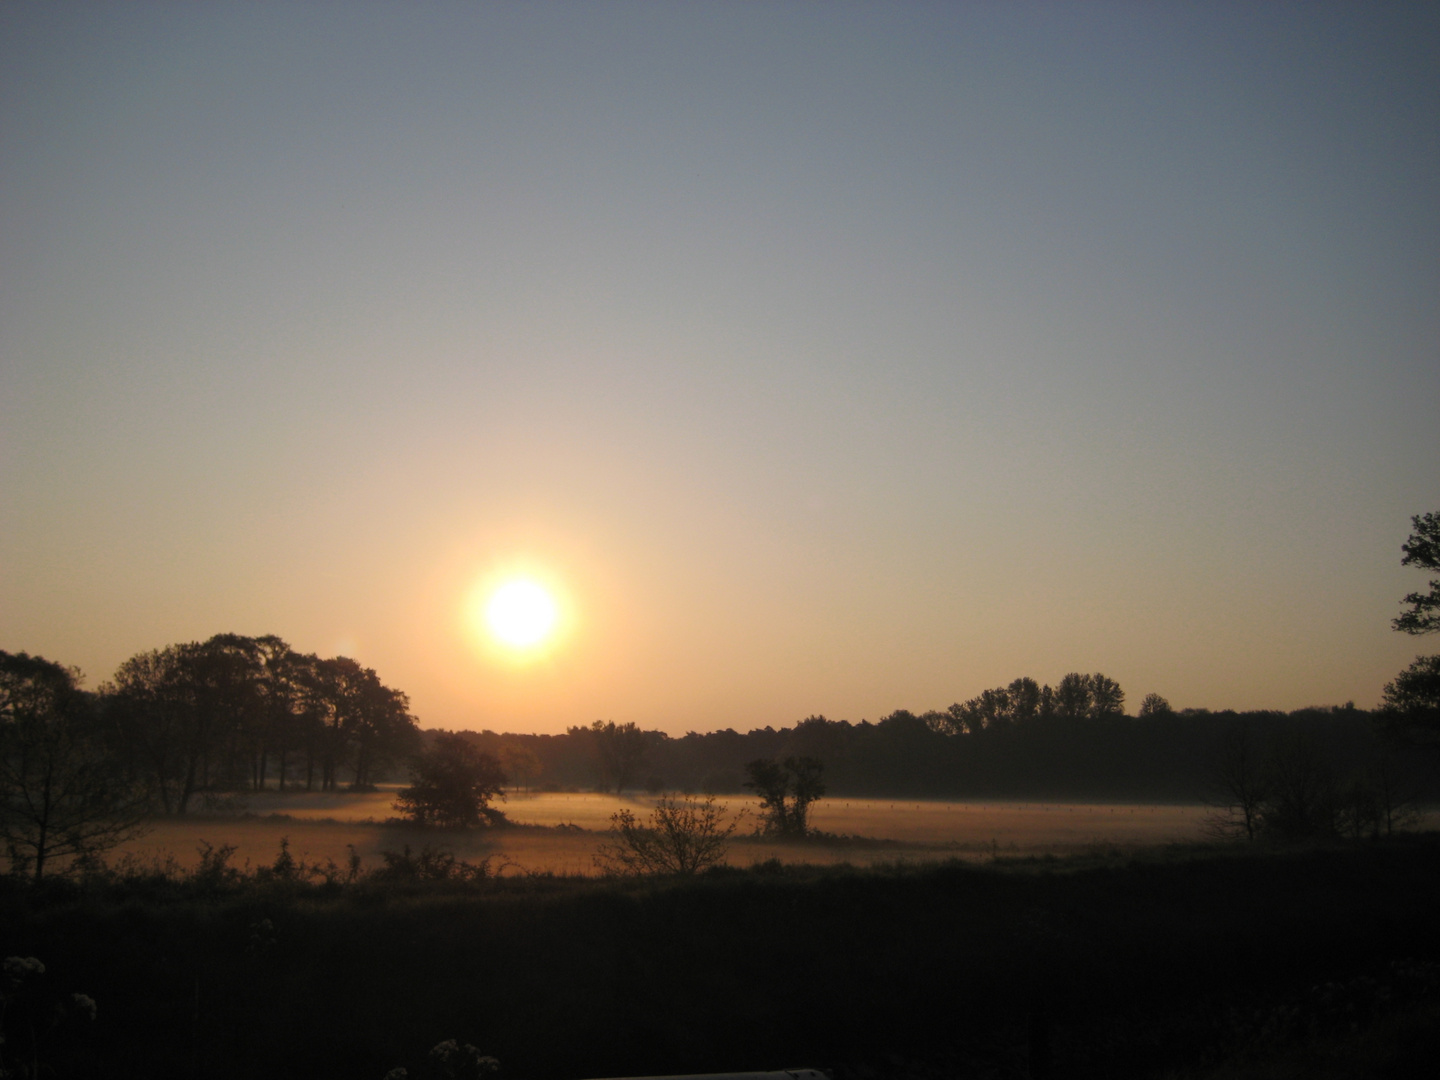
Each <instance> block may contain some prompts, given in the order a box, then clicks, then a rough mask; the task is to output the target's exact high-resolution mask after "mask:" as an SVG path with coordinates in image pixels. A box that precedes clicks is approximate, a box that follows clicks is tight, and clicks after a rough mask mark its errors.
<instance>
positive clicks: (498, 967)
mask: <svg viewBox="0 0 1440 1080" xmlns="http://www.w3.org/2000/svg"><path fill="white" fill-rule="evenodd" d="M1437 856H1440V841H1437V838H1435V837H1418V838H1402V839H1399V840H1397V841H1395V842H1393V843H1385V844H1376V845H1367V846H1363V847H1355V848H1346V849H1339V848H1336V849H1316V850H1309V851H1297V852H1290V853H1280V854H1268V855H1263V856H1262V855H1257V854H1254V853H1237V852H1234V851H1224V852H1207V851H1191V852H1186V853H1178V854H1171V855H1169V856H1164V855H1161V854H1156V855H1153V856H1149V857H1145V858H1139V859H1134V860H1131V861H1128V862H1114V863H1111V864H1107V865H1092V866H1089V867H1086V866H1082V865H1079V864H1074V863H1066V862H1064V861H1051V862H1045V861H1037V862H1015V863H1006V862H999V863H996V864H994V865H992V866H987V867H975V866H972V865H964V864H958V863H954V864H943V865H933V866H926V867H914V868H908V867H903V866H897V867H892V868H890V869H887V870H874V871H870V870H866V871H861V870H856V869H851V868H845V867H841V868H828V869H822V868H814V867H798V868H790V867H784V868H781V867H769V868H767V869H765V870H764V871H763V872H753V871H740V870H719V871H712V872H710V873H707V874H702V875H700V876H698V877H696V878H692V879H689V880H685V881H681V880H675V879H670V880H657V879H640V880H619V881H596V880H587V879H563V878H552V877H540V876H535V877H513V878H512V877H498V878H497V877H495V876H494V875H493V874H488V873H486V874H469V875H467V876H466V879H465V880H461V879H460V878H459V876H458V875H456V874H454V873H453V872H450V871H447V872H446V873H444V874H439V873H435V874H433V875H432V876H434V877H436V878H443V880H435V881H425V880H419V879H421V878H423V877H424V876H426V875H425V874H422V873H418V872H417V873H415V874H410V875H402V878H404V880H391V881H388V882H387V881H385V880H383V879H376V878H373V877H372V878H369V879H366V878H357V879H356V880H354V881H353V882H350V883H347V882H346V880H344V874H343V869H344V868H340V869H341V870H342V874H341V876H340V877H339V878H336V879H334V880H328V881H327V880H326V879H325V878H324V876H323V875H320V876H310V877H308V878H307V877H305V876H304V875H302V874H300V873H299V870H298V868H297V869H296V870H295V872H294V873H291V874H289V875H288V876H287V875H285V874H281V873H276V872H275V868H274V867H271V868H268V875H267V874H256V875H249V876H246V877H243V878H236V877H234V876H230V877H228V878H227V877H226V876H225V875H224V874H223V872H219V871H216V872H215V873H214V874H213V875H212V878H211V879H210V880H208V881H205V880H201V879H199V878H194V877H185V878H180V877H175V876H174V875H165V874H155V875H151V876H150V877H149V878H145V877H143V876H135V877H133V878H131V879H126V878H124V877H123V876H119V875H111V876H109V877H108V878H107V877H105V876H102V875H96V876H92V878H91V879H89V880H86V879H83V878H82V879H77V880H73V881H57V882H53V883H47V884H46V885H45V886H44V887H40V888H36V887H33V886H25V885H21V884H19V883H16V882H14V881H13V880H7V881H6V882H5V883H4V885H3V887H0V925H3V926H5V927H6V929H7V941H6V944H5V951H6V952H7V954H9V953H14V954H17V955H21V956H35V957H39V958H41V959H42V960H43V961H44V963H45V964H46V966H47V975H46V978H49V979H53V982H54V984H55V985H57V986H64V987H74V988H76V989H83V990H84V992H85V993H86V994H87V995H89V996H90V997H91V998H93V999H94V1000H95V1001H96V1002H97V1003H98V1013H97V1018H96V1020H95V1021H94V1022H93V1024H92V1025H91V1026H90V1028H89V1029H88V1031H87V1034H86V1037H85V1038H84V1039H78V1040H75V1041H74V1042H73V1044H70V1045H66V1046H64V1047H52V1048H51V1050H50V1053H51V1054H52V1060H51V1061H50V1063H49V1064H50V1067H52V1068H53V1069H54V1070H55V1072H56V1073H57V1074H58V1075H64V1076H74V1077H96V1078H100V1077H106V1078H109V1077H141V1076H144V1077H147V1078H149V1077H158V1078H164V1077H172V1076H174V1077H181V1076H186V1077H188V1076H193V1075H198V1074H203V1075H206V1076H211V1077H217V1078H225V1077H251V1076H258V1075H271V1076H286V1075H293V1076H300V1075H303V1076H307V1077H329V1076H334V1077H347V1078H348V1077H367V1076H368V1077H373V1078H374V1080H381V1078H382V1077H384V1076H385V1074H386V1073H387V1072H388V1071H389V1070H390V1069H391V1068H393V1067H395V1066H399V1065H402V1064H409V1065H412V1066H415V1065H419V1064H420V1063H421V1062H422V1060H423V1059H424V1057H425V1055H426V1053H427V1052H428V1051H429V1049H430V1048H431V1047H434V1046H435V1045H436V1044H437V1043H439V1042H441V1041H442V1040H445V1039H452V1038H453V1039H457V1040H459V1041H460V1042H461V1043H463V1044H470V1045H473V1046H475V1047H478V1048H479V1049H480V1050H481V1051H483V1052H484V1053H485V1054H487V1055H494V1056H495V1057H496V1058H498V1059H499V1061H500V1062H501V1064H502V1073H501V1076H502V1077H518V1078H531V1080H546V1078H549V1077H556V1078H560V1077H571V1078H573V1077H578V1076H606V1075H611V1076H622V1075H646V1074H651V1075H653V1074H664V1073H684V1072H708V1071H720V1070H742V1069H768V1068H775V1067H781V1066H786V1065H795V1064H800V1063H808V1064H814V1065H820V1066H838V1067H840V1068H841V1071H842V1072H843V1071H844V1068H845V1067H847V1063H854V1062H864V1061H872V1062H883V1061H885V1060H886V1055H889V1054H898V1055H900V1056H901V1057H904V1058H907V1059H915V1060H946V1061H949V1060H954V1061H971V1062H981V1063H983V1062H986V1061H988V1062H990V1063H991V1064H992V1065H996V1067H997V1068H998V1064H997V1063H999V1062H1000V1061H1001V1060H1002V1059H1005V1060H1010V1058H1006V1055H1011V1057H1012V1058H1013V1057H1014V1055H1020V1057H1019V1058H1018V1060H1020V1061H1022V1062H1023V1060H1024V1055H1026V1054H1028V1053H1030V1052H1032V1050H1034V1049H1035V1047H1036V1046H1042V1047H1049V1052H1050V1053H1051V1054H1052V1055H1053V1056H1054V1059H1055V1062H1056V1069H1057V1073H1060V1074H1063V1075H1072V1076H1085V1075H1147V1074H1157V1073H1159V1072H1161V1071H1162V1070H1165V1069H1169V1068H1172V1067H1179V1066H1183V1065H1193V1064H1195V1063H1197V1062H1204V1061H1208V1060H1212V1059H1213V1058H1215V1057H1216V1056H1217V1055H1223V1054H1225V1053H1230V1052H1232V1051H1233V1050H1234V1049H1235V1047H1236V1046H1241V1045H1244V1044H1245V1040H1247V1039H1253V1038H1257V1037H1258V1035H1257V1034H1256V1033H1255V1032H1248V1029H1244V1028H1243V1027H1241V1026H1238V1025H1236V1024H1235V1023H1232V1022H1231V1021H1230V1020H1227V1019H1226V1017H1227V1016H1228V1015H1229V1014H1228V1013H1227V1012H1226V1010H1228V1009H1232V1008H1234V1007H1236V1006H1237V1005H1244V1006H1245V1007H1246V1008H1249V1009H1250V1013H1251V1014H1253V1013H1254V1012H1255V1011H1256V1010H1259V1011H1261V1012H1263V1011H1264V1010H1265V1009H1266V1008H1275V1007H1278V1005H1277V1003H1281V1002H1283V1001H1285V1000H1288V998H1287V995H1289V996H1292V997H1293V996H1294V995H1295V994H1297V993H1303V992H1306V988H1307V987H1313V986H1316V985H1321V984H1324V983H1335V984H1337V985H1340V986H1348V985H1351V983H1352V982H1353V981H1354V980H1357V979H1362V978H1370V979H1376V980H1383V979H1385V978H1388V977H1389V976H1387V975H1386V972H1389V971H1390V970H1391V965H1392V963H1394V962H1396V961H1410V960H1413V961H1414V962H1415V964H1418V965H1420V967H1419V968H1416V969H1415V970H1420V971H1422V972H1424V971H1428V970H1430V969H1428V968H1426V967H1425V966H1424V965H1426V964H1429V963H1432V962H1434V961H1437V960H1440V926H1437V925H1436V924H1435V921H1434V919H1433V917H1432V914H1433V913H1432V908H1433V901H1432V898H1433V897H1434V896H1435V895H1436V894H1437V889H1440V857H1437ZM410 859H411V861H412V863H417V862H418V859H417V857H416V856H415V855H413V854H412V855H411V856H410ZM441 861H442V862H443V860H441ZM432 865H437V864H435V862H434V860H433V859H432ZM223 869H224V867H223V865H222V866H221V870H222V871H223ZM1392 982H1394V980H1393V979H1392ZM1355 985H1357V986H1360V985H1363V984H1358V983H1357V984H1355ZM1398 985H1399V984H1398V983H1396V986H1398ZM1407 985H1409V984H1407ZM1357 992H1358V991H1357ZM1395 992H1396V993H1399V992H1400V990H1396V991H1395ZM1407 992H1408V991H1407ZM1037 1040H1038V1041H1037ZM1227 1040H1228V1041H1227ZM976 1067H977V1068H978V1067H979V1066H978V1065H977V1066H976ZM1062 1067H1063V1070H1062ZM967 1068H968V1066H967ZM957 1069H958V1067H957ZM958 1071H959V1072H960V1074H961V1075H963V1074H964V1070H958ZM411 1075H412V1076H414V1075H417V1073H416V1072H415V1071H414V1069H413V1068H412V1073H411Z"/></svg>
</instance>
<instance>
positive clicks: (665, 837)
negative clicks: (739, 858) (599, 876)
mask: <svg viewBox="0 0 1440 1080" xmlns="http://www.w3.org/2000/svg"><path fill="white" fill-rule="evenodd" d="M725 811H726V806H725V804H724V803H716V802H715V800H714V798H713V797H711V796H709V795H707V796H705V797H704V798H703V799H697V798H695V797H694V796H691V795H686V796H683V797H681V798H679V799H674V798H662V799H660V800H659V801H658V802H657V803H656V804H655V809H654V810H653V811H651V813H650V817H649V819H648V821H647V822H646V823H645V824H644V825H641V824H640V823H639V821H638V820H637V819H636V817H635V814H634V813H633V812H632V811H630V810H621V811H619V812H618V813H615V814H612V815H611V816H610V837H611V840H610V842H609V843H607V844H603V845H601V847H600V849H599V851H597V852H596V854H595V865H596V866H597V867H599V868H600V869H601V870H603V871H604V872H605V873H607V874H678V875H681V876H690V875H693V874H698V873H699V872H700V871H702V870H704V869H706V868H708V867H711V866H717V865H719V864H720V863H722V862H724V861H725V850H726V842H727V841H728V840H729V839H730V835H731V834H732V833H733V832H734V831H735V827H736V825H737V824H738V821H731V822H728V823H727V822H726V821H725Z"/></svg>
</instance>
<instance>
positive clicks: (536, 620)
mask: <svg viewBox="0 0 1440 1080" xmlns="http://www.w3.org/2000/svg"><path fill="white" fill-rule="evenodd" d="M485 625H487V626H488V627H489V628H490V632H491V633H492V634H494V635H495V636H496V637H497V638H499V639H500V640H501V641H503V642H504V643H505V644H507V645H514V646H526V645H535V644H538V643H539V642H541V641H543V640H544V639H545V638H546V636H548V635H549V633H550V631H551V630H552V629H553V628H554V626H555V601H554V600H552V599H551V598H550V594H549V593H548V592H546V591H545V590H544V589H542V588H541V587H540V586H539V585H536V584H535V583H534V582H533V581H511V582H508V583H507V584H505V585H502V586H500V588H498V589H496V590H495V594H494V595H493V596H491V597H490V602H489V603H488V604H486V605H485Z"/></svg>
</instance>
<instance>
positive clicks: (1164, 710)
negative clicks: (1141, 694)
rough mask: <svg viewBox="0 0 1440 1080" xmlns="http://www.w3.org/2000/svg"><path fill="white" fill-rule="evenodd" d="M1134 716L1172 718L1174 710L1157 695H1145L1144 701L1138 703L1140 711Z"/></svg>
mask: <svg viewBox="0 0 1440 1080" xmlns="http://www.w3.org/2000/svg"><path fill="white" fill-rule="evenodd" d="M1136 715H1137V716H1143V717H1151V716H1174V715H1175V710H1174V709H1172V708H1171V707H1170V702H1168V701H1166V700H1165V699H1164V698H1163V697H1161V696H1160V695H1159V694H1146V695H1145V699H1144V700H1143V701H1141V702H1140V711H1139V712H1138V713H1136Z"/></svg>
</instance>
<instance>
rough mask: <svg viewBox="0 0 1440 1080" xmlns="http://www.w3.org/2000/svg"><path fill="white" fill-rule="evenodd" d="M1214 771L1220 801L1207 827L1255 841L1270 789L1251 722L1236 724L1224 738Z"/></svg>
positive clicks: (1212, 830) (1222, 834)
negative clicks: (1250, 725)
mask: <svg viewBox="0 0 1440 1080" xmlns="http://www.w3.org/2000/svg"><path fill="white" fill-rule="evenodd" d="M1211 773H1212V777H1213V782H1214V786H1215V788H1216V790H1217V792H1218V795H1219V800H1218V802H1217V803H1216V813H1214V814H1211V815H1210V817H1209V818H1208V819H1207V821H1206V827H1207V828H1208V829H1209V831H1210V832H1211V833H1212V834H1215V835H1217V836H1222V837H1226V838H1233V837H1237V836H1243V837H1244V838H1245V839H1246V840H1254V839H1255V834H1256V833H1257V832H1259V830H1260V822H1261V812H1262V811H1263V810H1264V807H1265V800H1266V799H1267V798H1268V797H1269V788H1268V787H1267V785H1266V782H1265V781H1266V776H1265V769H1264V763H1263V761H1262V758H1261V754H1260V751H1259V748H1258V747H1257V746H1256V745H1255V738H1254V734H1253V732H1252V731H1251V730H1250V728H1249V727H1248V726H1247V725H1245V724H1236V725H1235V726H1233V727H1231V728H1228V729H1227V730H1226V731H1225V733H1224V734H1223V735H1222V736H1221V737H1220V744H1219V746H1218V747H1217V748H1216V753H1215V760H1214V764H1213V766H1212V769H1211Z"/></svg>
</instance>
